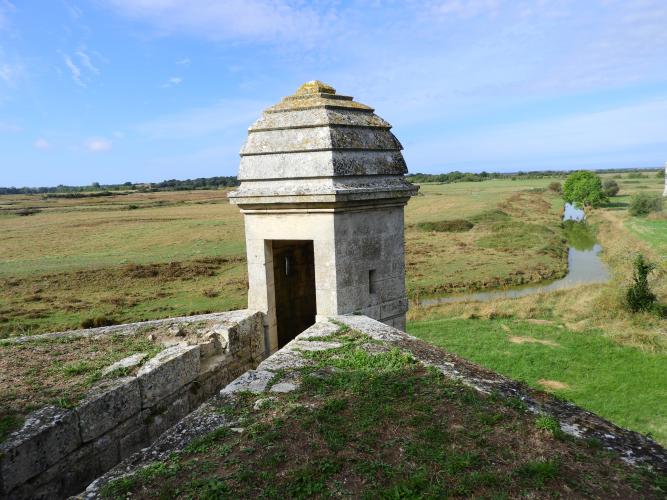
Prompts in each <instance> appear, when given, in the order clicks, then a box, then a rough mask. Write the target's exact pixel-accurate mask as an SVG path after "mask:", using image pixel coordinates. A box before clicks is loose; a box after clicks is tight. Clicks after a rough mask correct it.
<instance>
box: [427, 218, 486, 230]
mask: <svg viewBox="0 0 667 500" xmlns="http://www.w3.org/2000/svg"><path fill="white" fill-rule="evenodd" d="M418 226H419V229H422V230H424V231H436V232H439V233H462V232H464V231H470V230H471V229H472V228H473V227H474V226H475V224H473V223H472V222H470V221H467V220H465V219H452V220H441V221H438V222H422V223H420V224H418Z"/></svg>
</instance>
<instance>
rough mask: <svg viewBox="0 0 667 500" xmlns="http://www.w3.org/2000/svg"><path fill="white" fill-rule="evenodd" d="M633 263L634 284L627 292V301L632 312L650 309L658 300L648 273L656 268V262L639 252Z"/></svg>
mask: <svg viewBox="0 0 667 500" xmlns="http://www.w3.org/2000/svg"><path fill="white" fill-rule="evenodd" d="M633 265H634V270H633V273H632V285H631V286H630V288H628V291H627V292H626V294H625V301H626V303H627V305H628V308H629V309H630V310H631V311H632V312H639V311H648V310H650V309H651V308H652V307H653V305H654V304H655V301H656V296H655V294H654V293H653V292H652V291H651V287H650V286H649V284H648V275H649V274H651V272H652V271H653V270H654V269H655V264H653V263H652V262H649V261H647V260H646V259H645V258H644V256H643V255H642V254H638V255H637V257H635V261H634V263H633Z"/></svg>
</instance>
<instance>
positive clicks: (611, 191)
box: [602, 179, 621, 198]
mask: <svg viewBox="0 0 667 500" xmlns="http://www.w3.org/2000/svg"><path fill="white" fill-rule="evenodd" d="M602 190H603V191H604V194H606V195H607V196H609V197H610V198H611V197H612V196H616V195H617V194H618V192H619V191H620V190H621V188H620V187H618V182H616V181H615V180H614V179H607V180H606V181H604V184H602Z"/></svg>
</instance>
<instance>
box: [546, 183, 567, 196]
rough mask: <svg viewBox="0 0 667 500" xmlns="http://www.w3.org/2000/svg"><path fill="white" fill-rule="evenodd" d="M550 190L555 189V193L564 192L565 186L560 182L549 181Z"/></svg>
mask: <svg viewBox="0 0 667 500" xmlns="http://www.w3.org/2000/svg"><path fill="white" fill-rule="evenodd" d="M548 189H549V191H553V192H554V193H558V194H560V193H562V192H563V186H562V185H561V183H560V182H550V183H549V188H548Z"/></svg>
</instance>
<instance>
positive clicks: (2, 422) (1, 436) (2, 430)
mask: <svg viewBox="0 0 667 500" xmlns="http://www.w3.org/2000/svg"><path fill="white" fill-rule="evenodd" d="M21 425H23V418H22V417H20V416H18V415H5V416H3V417H0V443H2V442H3V441H4V440H5V439H7V437H9V435H10V434H11V433H12V432H14V431H16V430H18V429H19V428H20V427H21Z"/></svg>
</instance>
